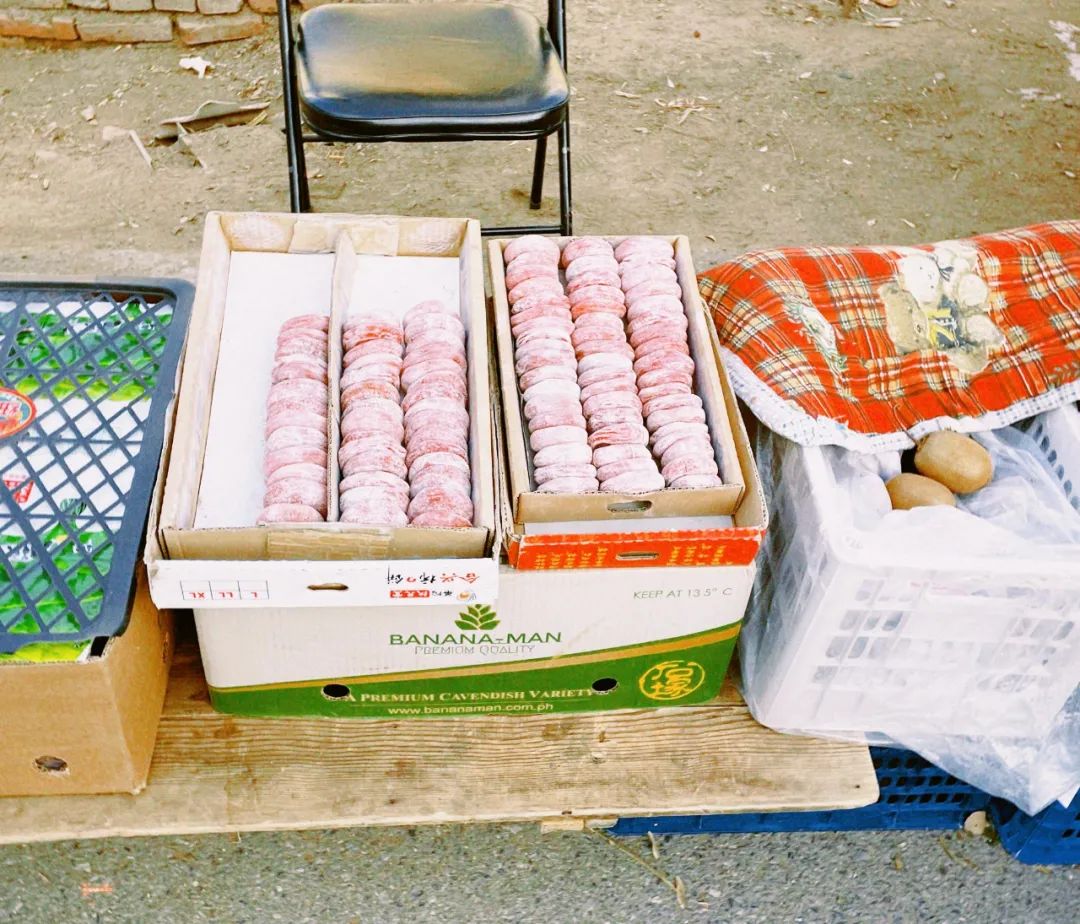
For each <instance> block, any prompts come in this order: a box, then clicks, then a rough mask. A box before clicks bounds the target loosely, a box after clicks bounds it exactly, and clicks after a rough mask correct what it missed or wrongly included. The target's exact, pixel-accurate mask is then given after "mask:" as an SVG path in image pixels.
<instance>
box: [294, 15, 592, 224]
mask: <svg viewBox="0 0 1080 924" xmlns="http://www.w3.org/2000/svg"><path fill="white" fill-rule="evenodd" d="M277 5H278V24H279V25H278V32H279V39H280V44H281V69H282V78H283V83H284V97H285V132H286V142H287V147H288V157H289V203H290V208H291V209H292V211H294V212H308V211H311V197H310V195H309V192H308V181H307V172H306V169H305V163H304V144H305V143H314V142H343V141H344V142H353V143H356V142H364V143H367V142H375V141H512V140H520V139H529V140H532V139H535V140H536V156H535V161H534V164H533V180H532V191H531V195H530V197H529V207H530V208H532V209H538V208H540V199H541V194H542V192H543V186H544V159H545V155H546V153H547V139H548V136H549V135H551V134H554V133H558V138H559V216H560V217H559V224H557V225H533V226H522V227H505V228H485V229H484V234H499V235H511V234H527V233H532V234H537V233H540V234H564V235H567V234H571V233H572V223H573V218H572V212H571V206H570V119H569V109H570V88H569V84H568V83H567V78H566V13H565V8H564V0H548V22H547V28H544V26H543V25H542V24H541V23H540V22H539V21H538V20H537V19H536V18H535V17H533V16H531V15H530V14H528V13H526V12H524V11H523V10H519V9H516V8H515V7H512V6H507V5H505V4H501V3H480V4H471V3H470V4H458V3H453V4H447V3H441V4H440V3H433V4H420V5H415V4H385V3H376V4H371V3H362V4H330V5H327V6H319V7H316V8H314V9H311V10H309V11H308V12H306V13H304V15H303V16H301V18H300V22H299V27H298V30H297V32H298V35H297V37H296V39H295V40H294V38H293V31H292V21H291V18H290V11H289V0H277ZM301 114H302V115H301ZM305 123H306V127H307V128H308V129H309V130H310V131H309V133H305V130H304V129H305Z"/></svg>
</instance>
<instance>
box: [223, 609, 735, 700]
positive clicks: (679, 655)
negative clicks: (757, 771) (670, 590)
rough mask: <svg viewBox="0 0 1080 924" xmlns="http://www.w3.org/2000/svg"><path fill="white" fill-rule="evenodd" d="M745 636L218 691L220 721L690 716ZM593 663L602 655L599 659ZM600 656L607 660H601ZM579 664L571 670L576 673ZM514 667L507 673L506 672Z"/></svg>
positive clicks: (730, 632) (715, 687) (713, 689)
mask: <svg viewBox="0 0 1080 924" xmlns="http://www.w3.org/2000/svg"><path fill="white" fill-rule="evenodd" d="M738 629H739V626H738V624H736V625H735V626H731V627H728V629H727V630H723V631H720V632H717V631H713V632H708V633H699V634H698V635H694V636H688V637H685V638H681V639H667V640H664V642H659V643H658V642H649V643H645V644H641V645H631V646H627V647H624V648H617V649H611V650H609V651H607V652H604V653H603V655H602V656H598V657H595V658H586V659H583V657H582V655H570V656H566V657H563V658H547V659H541V660H536V661H531V662H528V667H527V668H525V669H522V668H523V667H524V665H522V664H521V663H520V662H507V663H505V664H502V665H473V666H472V667H473V668H474V669H475V670H474V672H472V673H469V672H468V671H469V668H463V669H460V670H459V671H456V672H452V675H450V676H447V674H451V672H449V671H438V670H437V671H425V672H416V673H414V674H411V675H406V676H404V677H403V676H402V675H392V676H394V677H395V678H396V679H391V680H388V679H380V677H379V676H377V675H376V676H369V677H362V678H347V679H343V680H319V681H310V682H308V683H291V684H271V685H267V686H252V687H211V688H210V700H211V702H212V703H213V705H214V708H215V709H217V710H219V711H220V712H227V713H231V714H235V715H250V716H332V717H336V718H437V717H440V716H462V715H529V714H547V713H558V712H592V711H598V710H608V709H640V708H644V707H655V706H686V705H693V704H696V703H703V702H707V701H708V700H710V699H712V698H713V697H714V696H716V694H717V693H718V692H719V690H720V686H721V684H722V683H723V680H724V675H725V674H726V673H727V669H728V664H729V663H730V661H731V655H732V653H733V652H734V649H735V642H736V639H737V637H738ZM590 654H592V653H590ZM595 654H598V655H599V654H600V653H595ZM568 662H569V663H568ZM499 667H505V668H507V669H506V670H503V671H500V670H498V669H497V668H499Z"/></svg>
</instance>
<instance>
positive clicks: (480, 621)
mask: <svg viewBox="0 0 1080 924" xmlns="http://www.w3.org/2000/svg"><path fill="white" fill-rule="evenodd" d="M498 624H499V620H498V619H496V618H495V611H494V610H493V609H492V608H491V607H490V606H487V605H486V604H483V603H481V604H477V605H475V606H470V607H467V608H466V609H464V610H463V611H462V612H460V613H458V618H457V619H455V620H454V625H455V626H457V627H458V628H459V629H464V630H465V631H466V632H478V631H485V632H486V631H487V630H488V629H494V628H495V627H496V626H497V625H498Z"/></svg>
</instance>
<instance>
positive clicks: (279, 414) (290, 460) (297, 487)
mask: <svg viewBox="0 0 1080 924" xmlns="http://www.w3.org/2000/svg"><path fill="white" fill-rule="evenodd" d="M329 323H330V322H329V318H327V317H325V316H323V315H298V316H297V317H294V318H290V319H289V320H288V321H286V322H285V323H284V324H282V325H281V330H280V332H279V333H278V337H277V348H276V350H275V352H274V369H273V372H272V373H271V377H270V382H271V384H270V393H269V396H268V397H267V400H266V446H265V455H264V463H263V473H264V475H265V476H266V493H265V495H264V497H263V509H262V511H261V512H260V513H259V517H258V520H257V522H258V523H259V525H267V524H270V523H318V522H322V521H324V520H325V519H326V467H327V459H326V449H327V432H326V431H327V418H328V416H329V405H328V402H327V329H328V328H329Z"/></svg>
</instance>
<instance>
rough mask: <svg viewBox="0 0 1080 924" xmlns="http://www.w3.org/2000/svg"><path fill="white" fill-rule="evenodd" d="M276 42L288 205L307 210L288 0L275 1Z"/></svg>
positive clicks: (305, 178)
mask: <svg viewBox="0 0 1080 924" xmlns="http://www.w3.org/2000/svg"><path fill="white" fill-rule="evenodd" d="M278 13H279V19H280V22H279V25H278V44H279V46H280V48H281V77H282V80H281V83H282V91H283V96H284V102H285V147H286V149H287V151H288V156H289V208H290V210H291V211H293V212H310V211H311V195H310V193H309V191H308V178H307V164H306V162H305V159H304V138H303V130H304V127H303V123H302V121H301V119H300V103H299V100H298V97H297V90H296V61H295V58H294V56H293V39H292V20H291V17H290V15H289V4H288V0H283V2H279V4H278Z"/></svg>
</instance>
